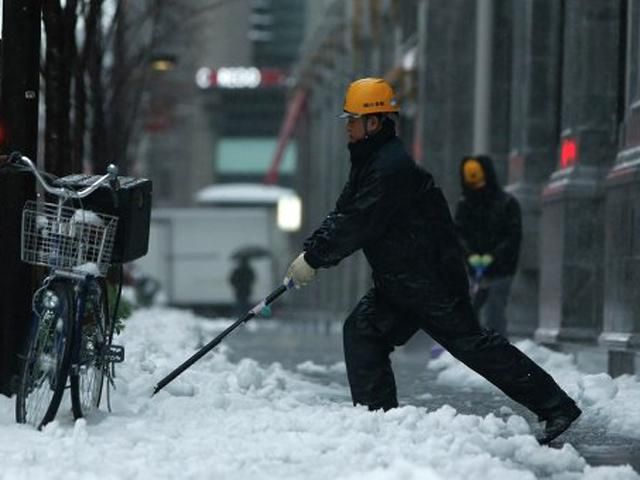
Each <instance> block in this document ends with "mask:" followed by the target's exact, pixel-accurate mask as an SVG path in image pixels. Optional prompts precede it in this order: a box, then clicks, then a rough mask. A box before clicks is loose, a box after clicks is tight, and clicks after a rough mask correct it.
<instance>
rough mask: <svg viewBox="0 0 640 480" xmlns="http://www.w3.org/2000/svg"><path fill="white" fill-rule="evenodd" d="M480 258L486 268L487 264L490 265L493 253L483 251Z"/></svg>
mask: <svg viewBox="0 0 640 480" xmlns="http://www.w3.org/2000/svg"><path fill="white" fill-rule="evenodd" d="M480 258H481V260H482V264H483V265H484V267H485V268H487V267H488V266H489V265H491V264H492V263H493V255H491V254H489V253H485V254H484V255H482V256H481V257H480Z"/></svg>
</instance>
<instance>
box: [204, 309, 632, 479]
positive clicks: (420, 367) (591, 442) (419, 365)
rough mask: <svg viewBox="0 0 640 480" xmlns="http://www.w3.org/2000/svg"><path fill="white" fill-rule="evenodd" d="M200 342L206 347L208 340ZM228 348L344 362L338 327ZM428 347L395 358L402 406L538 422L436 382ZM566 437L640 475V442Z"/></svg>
mask: <svg viewBox="0 0 640 480" xmlns="http://www.w3.org/2000/svg"><path fill="white" fill-rule="evenodd" d="M258 321H260V320H258ZM202 340H203V343H206V341H208V340H209V338H203V339H202ZM225 344H227V345H228V346H230V347H231V348H232V353H231V355H230V356H231V359H232V360H234V361H238V360H239V359H241V358H245V357H249V358H253V359H254V360H256V361H258V362H260V363H261V364H265V365H269V364H271V363H273V362H280V363H281V364H282V365H283V366H284V367H285V368H287V369H289V370H295V369H296V366H297V365H298V364H300V363H302V362H304V361H306V360H311V361H313V362H314V363H316V364H320V365H333V364H335V363H336V362H340V361H342V360H343V356H342V337H341V332H340V329H339V327H336V326H335V325H334V326H332V325H329V324H320V323H291V322H284V321H283V322H278V321H273V320H272V321H268V322H265V323H264V327H259V328H257V329H255V330H251V329H247V328H244V327H240V328H239V329H238V330H237V331H235V332H233V333H232V334H231V335H230V336H229V337H227V338H226V339H225ZM430 346H431V341H430V339H429V338H428V337H427V336H426V335H422V334H419V335H418V336H416V337H414V339H412V341H411V342H410V343H409V344H408V345H407V346H405V347H403V348H401V349H399V350H397V351H396V352H394V354H393V355H392V362H393V365H394V372H395V374H396V383H397V386H398V396H399V398H398V399H399V402H400V403H401V404H411V405H416V406H425V407H427V408H428V409H429V410H435V409H437V408H439V407H440V406H442V405H444V404H449V405H451V406H452V407H454V408H455V409H456V410H457V411H459V412H461V413H468V414H476V415H482V416H484V415H487V414H488V413H491V412H493V413H494V414H495V415H496V416H503V415H504V414H502V413H501V412H500V410H501V407H504V406H507V407H509V408H510V409H511V410H513V411H514V412H516V413H518V414H520V415H522V416H523V417H525V418H526V419H527V420H528V421H529V423H530V424H535V422H536V419H535V416H534V415H533V414H531V413H530V412H529V411H528V410H526V409H524V408H523V407H521V406H520V405H518V404H517V403H515V402H513V401H511V400H510V399H509V398H507V397H505V396H503V395H500V394H494V393H491V392H484V391H477V390H462V389H459V388H454V387H447V386H443V385H438V384H437V383H436V382H435V379H436V375H437V372H434V371H432V370H428V369H427V368H425V366H426V363H427V361H428V358H429V351H430ZM313 379H314V381H318V382H323V383H331V382H335V383H338V384H342V385H344V386H345V394H346V395H348V386H347V380H346V375H345V374H344V373H336V372H330V373H326V374H324V373H322V374H315V373H314V374H313ZM425 394H426V395H425ZM562 438H563V439H564V441H566V442H569V443H571V445H573V447H574V448H576V450H578V451H579V452H580V453H581V455H582V456H583V457H584V458H585V459H586V460H587V462H588V463H589V464H591V465H624V464H629V465H631V466H632V467H633V468H634V469H635V470H636V471H638V472H640V440H636V439H631V438H627V437H623V436H614V435H611V434H607V432H606V431H605V430H604V429H602V428H598V427H597V426H591V425H589V424H587V423H586V422H578V423H577V424H576V425H575V426H574V427H572V428H571V429H570V430H569V431H568V432H567V433H566V434H564V436H563V437H562Z"/></svg>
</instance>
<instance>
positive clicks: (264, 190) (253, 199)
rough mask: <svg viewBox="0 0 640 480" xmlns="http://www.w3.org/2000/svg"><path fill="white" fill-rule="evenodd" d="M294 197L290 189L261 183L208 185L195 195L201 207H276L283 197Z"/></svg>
mask: <svg viewBox="0 0 640 480" xmlns="http://www.w3.org/2000/svg"><path fill="white" fill-rule="evenodd" d="M293 195H295V192H294V191H293V190H292V189H290V188H284V187H279V186H277V185H265V184H263V183H223V184H217V185H209V186H208V187H205V188H203V189H202V190H200V191H199V192H197V193H196V194H195V197H194V198H195V201H196V202H197V203H198V204H201V205H208V204H215V205H276V204H277V203H278V200H280V199H281V198H283V197H289V196H293Z"/></svg>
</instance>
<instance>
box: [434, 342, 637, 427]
mask: <svg viewBox="0 0 640 480" xmlns="http://www.w3.org/2000/svg"><path fill="white" fill-rule="evenodd" d="M516 347H518V348H519V349H520V350H521V351H522V352H524V353H525V354H527V355H528V356H529V357H531V358H532V359H533V361H535V362H536V363H538V364H539V365H540V366H542V367H543V368H544V369H545V370H547V371H548V372H549V373H550V374H551V375H552V376H553V377H554V379H555V380H556V381H557V382H558V384H560V386H561V387H562V388H563V389H564V390H565V391H566V392H567V393H568V394H569V395H570V396H571V397H572V398H574V399H575V400H576V401H577V402H578V405H579V406H580V408H582V410H583V419H587V421H589V422H599V423H600V424H602V425H606V426H607V428H608V429H609V431H611V432H615V433H617V434H622V435H626V436H629V437H632V438H640V409H638V408H637V404H638V399H640V381H638V379H637V378H636V377H634V376H630V375H623V376H621V377H618V378H615V379H613V378H611V377H610V376H609V375H607V374H606V373H599V374H597V375H585V374H583V373H580V371H579V370H578V368H577V366H576V362H575V359H574V357H573V356H572V355H570V354H564V353H558V352H554V351H552V350H549V349H548V348H545V347H542V346H540V345H537V344H535V343H534V342H532V341H531V340H523V341H521V342H518V343H516ZM428 368H429V369H432V370H437V371H439V373H438V380H437V381H438V382H439V383H442V384H446V385H449V386H452V387H458V388H463V389H475V388H480V389H486V390H494V391H496V392H498V391H499V390H498V389H497V388H496V387H494V386H493V385H491V384H490V383H489V382H488V381H486V380H485V379H484V378H482V377H481V376H479V375H477V374H476V373H474V372H473V371H472V370H471V369H470V368H468V367H467V366H465V365H464V364H462V363H460V362H458V361H457V360H456V359H455V358H453V357H452V356H451V354H449V353H448V352H445V353H443V354H442V355H440V356H439V357H438V358H437V359H435V360H432V361H431V362H430V363H429V365H428Z"/></svg>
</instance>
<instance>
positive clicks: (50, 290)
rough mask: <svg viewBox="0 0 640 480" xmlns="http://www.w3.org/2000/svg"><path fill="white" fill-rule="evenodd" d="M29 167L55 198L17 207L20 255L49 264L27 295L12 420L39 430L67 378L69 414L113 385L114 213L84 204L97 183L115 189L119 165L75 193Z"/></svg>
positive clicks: (117, 351) (120, 353)
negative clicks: (110, 288) (110, 287)
mask: <svg viewBox="0 0 640 480" xmlns="http://www.w3.org/2000/svg"><path fill="white" fill-rule="evenodd" d="M11 161H13V162H15V163H19V164H22V165H25V166H27V167H28V168H29V169H31V171H32V172H33V174H34V175H35V177H36V178H37V180H38V182H39V183H40V184H41V185H42V187H43V188H44V190H45V191H46V192H47V193H49V194H50V195H53V196H54V197H56V198H57V201H56V202H55V203H46V202H37V201H28V202H27V203H26V204H25V206H24V208H23V212H22V238H21V258H22V260H23V261H24V262H27V263H29V264H32V265H39V266H44V267H46V268H47V275H46V277H45V278H44V280H43V281H42V283H41V285H40V286H39V288H37V290H36V291H35V293H34V295H33V298H32V308H33V315H32V322H31V326H30V331H29V337H28V342H27V348H26V350H25V352H24V356H23V357H22V360H23V362H22V368H21V374H20V380H19V385H18V391H17V397H16V420H17V421H18V422H20V423H29V424H31V425H34V426H35V427H37V428H42V427H43V426H44V425H45V424H46V423H48V422H50V421H51V420H53V419H54V418H55V416H56V413H57V411H58V407H59V406H60V402H61V400H62V397H63V394H64V390H65V388H67V380H68V382H69V389H70V391H71V408H72V411H73V415H74V417H75V418H79V417H82V416H83V415H85V414H86V413H88V412H89V411H90V410H92V409H94V408H97V407H98V406H99V405H100V399H101V396H102V391H103V387H104V384H105V383H106V384H107V387H106V390H107V394H108V389H109V385H110V384H111V383H112V376H113V364H114V363H117V362H121V361H123V359H124V348H123V347H121V346H117V345H112V343H111V342H112V339H113V335H114V318H115V316H114V317H113V318H112V317H111V316H110V315H109V302H108V299H107V289H106V282H105V279H104V277H105V275H106V274H107V271H108V269H109V266H110V265H111V263H110V261H111V254H112V250H113V246H114V238H115V235H116V227H117V225H118V218H117V217H116V216H113V215H107V214H104V213H99V212H94V211H90V210H87V209H85V208H83V207H82V199H84V198H85V197H87V196H89V195H90V194H91V193H93V192H94V191H96V190H97V189H98V188H99V187H102V186H110V187H111V188H117V184H118V169H117V167H115V166H114V165H110V166H109V167H108V173H107V174H105V175H103V176H101V177H100V178H98V179H97V180H96V181H95V182H93V183H91V184H90V185H89V186H87V187H86V188H83V189H81V190H79V191H76V190H74V189H72V188H68V187H64V186H52V185H50V184H49V182H47V181H46V180H45V179H44V178H43V176H42V175H41V174H40V172H39V171H38V170H37V169H36V168H35V166H34V165H33V163H32V162H31V160H29V159H28V158H27V157H24V156H22V155H20V154H13V155H12V158H11Z"/></svg>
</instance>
